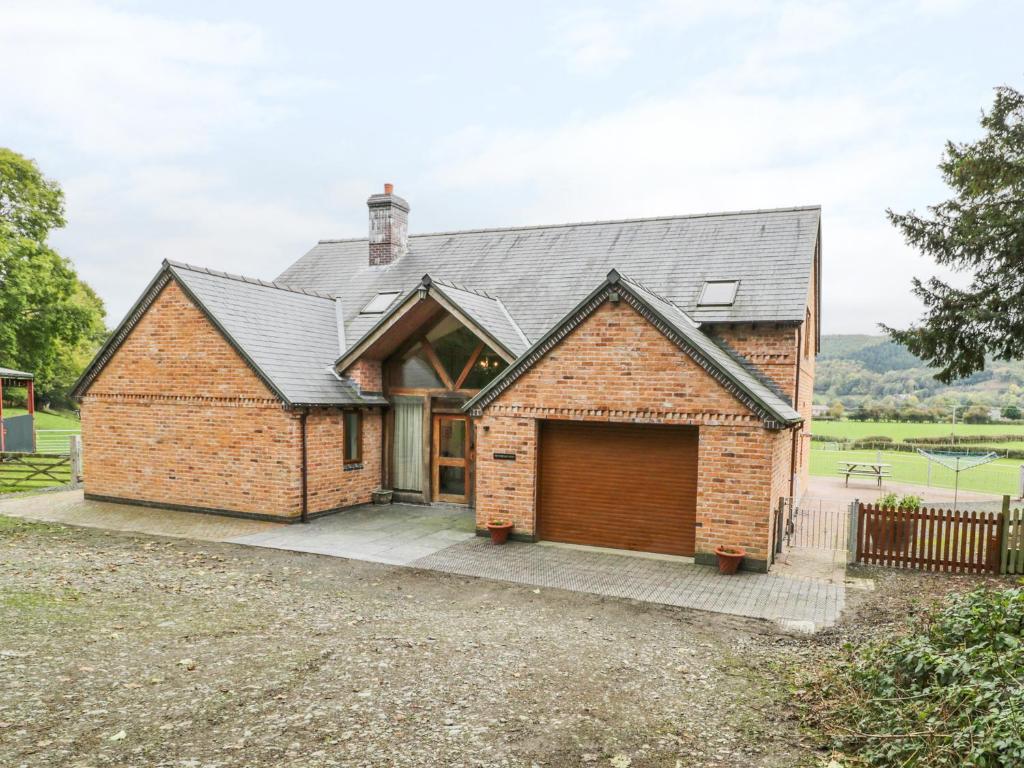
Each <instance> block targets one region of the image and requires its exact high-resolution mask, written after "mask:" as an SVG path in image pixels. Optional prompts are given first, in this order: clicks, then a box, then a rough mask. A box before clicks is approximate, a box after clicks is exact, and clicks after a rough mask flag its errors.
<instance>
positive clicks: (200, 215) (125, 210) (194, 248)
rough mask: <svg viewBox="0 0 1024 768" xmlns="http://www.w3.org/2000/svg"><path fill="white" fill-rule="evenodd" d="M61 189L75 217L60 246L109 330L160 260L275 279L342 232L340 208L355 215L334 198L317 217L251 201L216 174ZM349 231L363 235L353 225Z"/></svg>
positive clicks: (157, 173)
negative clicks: (101, 307) (102, 305)
mask: <svg viewBox="0 0 1024 768" xmlns="http://www.w3.org/2000/svg"><path fill="white" fill-rule="evenodd" d="M64 187H65V193H66V195H67V202H68V208H69V210H73V211H75V218H74V219H73V220H72V222H71V225H70V227H69V228H68V230H65V231H61V232H58V233H56V234H55V236H54V238H53V239H54V244H55V245H56V246H57V247H58V248H59V249H60V251H61V253H63V254H64V255H65V256H68V257H70V258H72V259H73V260H74V261H75V263H76V264H78V266H79V273H80V274H81V276H82V277H83V278H84V279H85V280H86V281H87V282H89V283H90V284H91V285H92V286H93V287H94V288H96V289H97V290H98V291H99V292H100V295H102V296H104V297H107V298H108V300H109V301H108V307H107V309H108V317H107V322H108V324H110V325H112V324H114V323H116V322H117V321H118V320H120V318H121V317H122V316H123V315H124V313H125V312H126V311H127V310H128V307H129V306H130V305H131V303H132V302H133V301H134V300H135V298H136V297H137V296H138V295H139V293H140V292H141V290H142V288H143V287H144V286H145V285H146V283H147V282H148V281H149V279H150V278H152V277H153V275H154V274H156V271H157V269H158V268H159V265H160V262H161V261H162V260H163V259H171V260H175V261H184V262H190V263H193V264H199V265H200V266H205V267H211V268H214V269H221V270H224V271H227V272H233V273H237V274H244V275H249V276H253V277H263V278H273V277H274V276H275V275H276V274H278V273H279V272H280V271H281V270H282V269H283V267H284V266H285V265H286V264H287V263H290V262H291V260H293V259H294V258H297V257H298V256H299V255H301V254H302V253H304V252H305V251H306V250H307V249H308V248H310V247H311V246H312V245H313V244H314V242H315V241H316V239H317V238H318V237H321V236H324V237H326V236H330V235H332V234H334V233H336V232H338V224H339V219H341V216H340V215H338V216H335V215H333V212H334V210H352V211H353V213H355V212H357V211H358V210H359V206H358V205H356V204H354V202H353V200H351V199H347V196H346V199H343V200H339V199H337V195H336V194H334V193H333V192H332V191H327V192H326V194H325V195H324V197H325V198H326V199H325V201H324V202H323V204H321V205H318V206H317V207H316V208H315V209H314V210H300V209H298V208H296V207H294V206H290V205H288V204H287V203H284V202H282V201H279V200H272V199H271V200H268V199H265V198H260V197H257V196H251V195H246V194H244V193H242V192H240V191H239V189H238V187H237V185H236V184H233V183H232V180H230V179H227V178H224V177H222V176H220V175H218V174H215V173H208V172H200V171H191V170H187V169H183V168H181V167H178V166H173V165H171V166H146V167H142V168H138V169H135V170H133V171H131V172H129V173H127V174H125V175H123V176H122V175H119V176H114V175H108V174H103V173H100V174H93V175H88V176H81V177H76V178H72V179H69V180H68V181H67V182H66V183H65V185H64ZM112 201H116V204H112ZM353 226H354V224H353ZM147 233H154V234H153V235H148V234H147ZM342 234H346V233H342ZM347 234H361V232H360V231H356V230H354V229H352V228H350V230H349V232H347ZM282 255H284V258H282Z"/></svg>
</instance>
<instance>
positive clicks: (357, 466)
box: [343, 463, 363, 472]
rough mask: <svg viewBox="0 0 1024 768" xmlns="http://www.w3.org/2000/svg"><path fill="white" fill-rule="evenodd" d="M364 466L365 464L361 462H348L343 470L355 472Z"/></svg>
mask: <svg viewBox="0 0 1024 768" xmlns="http://www.w3.org/2000/svg"><path fill="white" fill-rule="evenodd" d="M362 468H363V465H362V464H361V463H360V464H346V465H345V468H344V470H343V471H344V472H355V471H356V470H357V469H362Z"/></svg>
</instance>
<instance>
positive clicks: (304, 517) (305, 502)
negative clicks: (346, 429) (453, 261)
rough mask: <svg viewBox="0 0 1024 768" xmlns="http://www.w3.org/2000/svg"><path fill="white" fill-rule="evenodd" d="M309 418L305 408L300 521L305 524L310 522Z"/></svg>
mask: <svg viewBox="0 0 1024 768" xmlns="http://www.w3.org/2000/svg"><path fill="white" fill-rule="evenodd" d="M307 416H309V409H308V408H304V409H303V410H302V412H301V413H300V414H299V434H300V436H301V442H302V513H301V514H300V516H299V520H300V521H301V522H303V523H308V522H309V472H308V468H307V459H308V452H307V450H306V417H307Z"/></svg>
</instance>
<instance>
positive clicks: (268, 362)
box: [72, 261, 385, 406]
mask: <svg viewBox="0 0 1024 768" xmlns="http://www.w3.org/2000/svg"><path fill="white" fill-rule="evenodd" d="M170 280H175V281H176V282H177V283H178V285H179V286H181V288H182V290H183V291H184V292H185V294H186V295H187V296H188V297H189V299H191V300H192V301H193V303H195V304H196V306H197V307H199V309H200V310H201V311H202V312H203V313H204V314H205V315H206V316H207V318H208V319H209V320H210V322H211V323H212V324H213V325H214V326H215V327H216V328H217V330H218V331H220V333H221V334H222V335H223V336H224V338H225V339H226V340H227V341H228V343H230V344H231V345H232V346H233V347H234V348H235V350H236V351H237V352H238V353H239V355H241V357H242V358H243V359H244V360H245V361H246V362H247V363H248V364H249V366H250V367H251V368H252V369H253V371H254V372H255V373H256V375H257V376H259V377H260V378H261V379H262V380H263V382H264V383H265V384H266V385H267V386H268V387H269V388H270V390H271V391H272V392H274V394H275V395H277V397H279V398H280V399H281V400H282V401H283V402H284V403H285V404H286V405H289V406H303V405H342V406H344V405H379V404H383V403H384V402H385V401H384V399H383V398H382V397H381V396H379V395H377V394H369V393H367V394H361V393H360V392H358V391H357V389H356V388H355V386H354V385H353V384H352V383H351V382H349V381H346V380H343V379H341V378H340V377H338V376H337V375H336V374H335V373H334V370H333V365H332V364H333V362H334V359H335V358H336V357H337V355H338V351H339V349H340V344H339V341H338V323H337V315H336V312H335V301H334V298H333V297H331V296H328V295H325V294H320V293H316V292H312V291H306V290H300V289H294V288H288V287H285V286H281V285H277V284H275V283H270V282H266V281H263V280H255V279H252V278H246V277H241V276H239V275H230V274H227V273H225V272H217V271H215V270H210V269H204V268H201V267H194V266H191V265H188V264H182V263H179V262H172V261H165V262H164V263H163V266H162V268H161V270H160V272H159V273H158V274H157V276H156V277H155V278H154V279H153V281H152V282H151V283H150V285H149V287H148V288H147V290H146V292H145V293H144V294H143V296H142V298H140V299H139V301H138V302H137V303H136V304H135V306H134V307H133V308H132V309H131V310H130V311H129V313H128V315H127V316H126V317H125V319H124V320H123V321H122V323H121V325H120V326H118V328H117V330H116V331H114V333H113V334H112V335H111V337H110V339H109V340H108V342H107V343H106V344H105V345H104V346H103V348H102V349H100V351H99V353H98V354H97V355H96V357H95V358H94V359H93V361H92V363H90V364H89V367H88V368H86V370H85V373H83V374H82V377H81V378H80V379H79V381H78V383H77V384H76V385H75V389H74V390H73V392H72V394H73V396H75V397H80V396H81V395H83V394H84V393H85V392H86V390H87V389H88V388H89V385H90V384H91V383H92V381H93V380H94V379H95V378H96V376H97V375H98V374H99V372H100V371H101V370H102V369H103V366H105V365H106V363H107V361H109V360H110V358H111V357H112V356H113V354H114V353H115V352H116V351H117V348H118V347H119V346H120V345H121V343H122V342H123V341H124V339H125V338H127V336H128V334H129V333H130V332H131V330H132V328H134V327H135V325H136V323H138V321H139V319H140V318H141V317H142V315H143V314H144V313H145V312H146V310H147V309H148V308H149V306H150V305H151V304H152V303H153V301H154V300H155V299H156V296H157V295H158V294H159V293H160V291H161V290H162V289H163V287H164V286H165V285H166V284H167V283H168V282H169V281H170Z"/></svg>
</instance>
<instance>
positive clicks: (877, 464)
mask: <svg viewBox="0 0 1024 768" xmlns="http://www.w3.org/2000/svg"><path fill="white" fill-rule="evenodd" d="M890 467H892V464H886V463H885V462H884V461H840V462H839V474H840V475H845V477H846V483H845V484H846V487H847V488H849V487H850V477H851V476H852V477H870V478H872V479H875V480H878V487H879V488H881V487H882V478H883V477H892V472H890V471H889V468H890Z"/></svg>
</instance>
